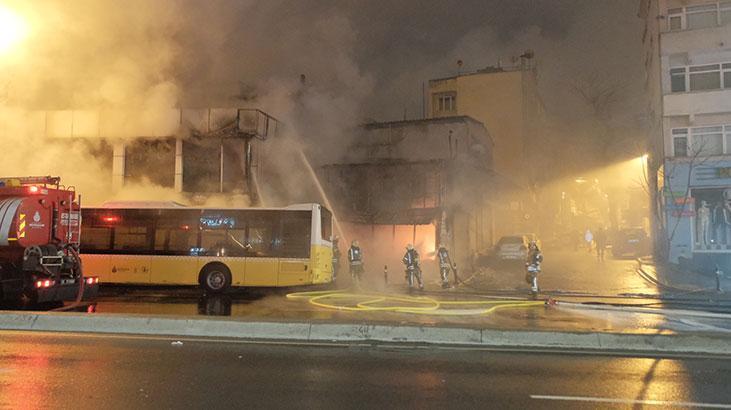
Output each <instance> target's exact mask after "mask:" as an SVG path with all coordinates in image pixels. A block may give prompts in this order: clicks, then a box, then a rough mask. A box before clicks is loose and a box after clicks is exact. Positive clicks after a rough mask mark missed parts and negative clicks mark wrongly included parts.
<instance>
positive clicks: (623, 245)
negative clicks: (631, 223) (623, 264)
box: [611, 228, 650, 258]
mask: <svg viewBox="0 0 731 410" xmlns="http://www.w3.org/2000/svg"><path fill="white" fill-rule="evenodd" d="M611 243H612V256H614V257H616V258H621V257H623V256H632V257H639V256H645V255H647V254H649V253H650V237H649V236H647V233H646V232H645V230H644V229H643V228H625V229H620V230H619V231H617V234H616V235H615V237H614V240H612V241H611Z"/></svg>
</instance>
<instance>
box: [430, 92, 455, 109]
mask: <svg viewBox="0 0 731 410" xmlns="http://www.w3.org/2000/svg"><path fill="white" fill-rule="evenodd" d="M434 108H435V110H434V111H435V113H436V114H440V113H455V112H456V111H457V93H455V92H446V93H439V94H435V95H434Z"/></svg>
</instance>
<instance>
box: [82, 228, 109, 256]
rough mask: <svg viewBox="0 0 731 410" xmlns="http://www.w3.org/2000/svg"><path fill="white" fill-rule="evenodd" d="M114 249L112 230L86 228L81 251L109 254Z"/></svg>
mask: <svg viewBox="0 0 731 410" xmlns="http://www.w3.org/2000/svg"><path fill="white" fill-rule="evenodd" d="M111 247H112V228H109V227H91V226H90V227H86V226H85V227H84V234H83V235H81V250H82V251H84V252H85V253H102V252H104V251H106V252H108V251H109V249H110V248H111Z"/></svg>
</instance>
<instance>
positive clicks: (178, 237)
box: [155, 209, 198, 255]
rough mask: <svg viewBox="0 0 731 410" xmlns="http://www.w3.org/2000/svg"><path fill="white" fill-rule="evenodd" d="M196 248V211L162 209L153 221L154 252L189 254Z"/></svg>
mask: <svg viewBox="0 0 731 410" xmlns="http://www.w3.org/2000/svg"><path fill="white" fill-rule="evenodd" d="M197 248H198V213H197V212H196V211H190V210H187V209H186V210H178V209H175V210H171V209H163V210H161V211H160V213H159V215H158V217H157V220H156V223H155V253H158V254H163V255H189V254H190V252H191V249H193V250H195V249H197Z"/></svg>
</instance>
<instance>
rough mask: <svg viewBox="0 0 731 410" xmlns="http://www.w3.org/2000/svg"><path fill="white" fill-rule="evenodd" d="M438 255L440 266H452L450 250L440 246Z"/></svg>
mask: <svg viewBox="0 0 731 410" xmlns="http://www.w3.org/2000/svg"><path fill="white" fill-rule="evenodd" d="M437 257H439V267H440V268H449V267H451V266H452V261H451V260H450V259H449V252H448V251H447V248H439V251H437Z"/></svg>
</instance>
